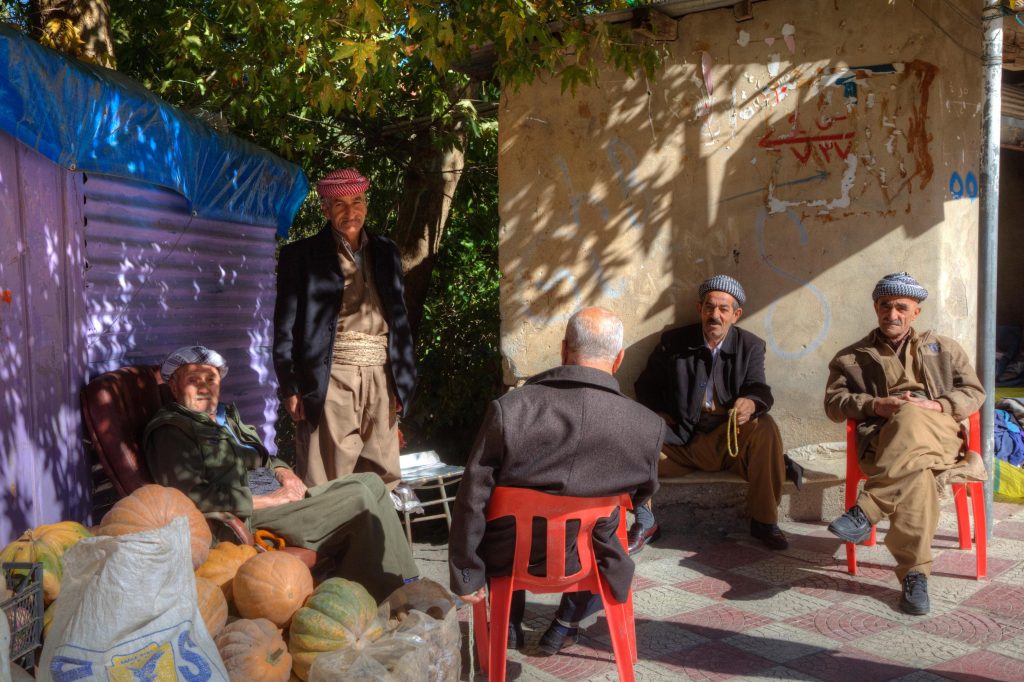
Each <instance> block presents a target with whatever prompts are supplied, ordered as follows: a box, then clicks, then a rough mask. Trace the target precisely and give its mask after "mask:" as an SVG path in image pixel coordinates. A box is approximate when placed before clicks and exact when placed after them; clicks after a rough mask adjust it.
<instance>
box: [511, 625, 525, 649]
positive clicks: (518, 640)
mask: <svg viewBox="0 0 1024 682" xmlns="http://www.w3.org/2000/svg"><path fill="white" fill-rule="evenodd" d="M524 644H526V635H524V634H523V626H522V624H520V623H509V624H508V647H507V648H509V649H522V648H523V645H524Z"/></svg>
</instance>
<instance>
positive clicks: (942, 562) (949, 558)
mask: <svg viewBox="0 0 1024 682" xmlns="http://www.w3.org/2000/svg"><path fill="white" fill-rule="evenodd" d="M957 546H958V547H959V545H957ZM977 562H978V554H977V550H975V549H972V550H963V549H947V550H946V551H944V552H942V553H941V554H939V555H938V556H936V557H935V561H934V562H932V574H933V575H943V576H950V577H954V578H971V579H973V578H974V577H975V576H976V575H977V572H978V569H977ZM987 563H988V573H987V575H988V577H989V578H995V577H996V576H998V575H999V574H1000V573H1005V572H1006V571H1007V570H1009V569H1010V568H1012V567H1013V566H1014V565H1016V563H1017V561H1014V560H1011V559H1003V558H1000V557H996V556H989V557H988V562H987Z"/></svg>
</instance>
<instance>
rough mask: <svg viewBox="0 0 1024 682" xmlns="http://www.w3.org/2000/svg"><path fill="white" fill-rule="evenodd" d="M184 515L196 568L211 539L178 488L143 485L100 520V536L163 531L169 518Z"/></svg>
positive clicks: (191, 503) (202, 520)
mask: <svg viewBox="0 0 1024 682" xmlns="http://www.w3.org/2000/svg"><path fill="white" fill-rule="evenodd" d="M178 516H184V517H185V518H187V519H188V529H189V534H190V536H191V540H192V568H193V569H196V568H199V566H201V565H202V564H203V562H204V561H206V557H207V555H209V553H210V542H211V541H212V540H213V536H212V535H211V533H210V527H209V526H208V525H206V519H205V518H204V517H203V515H202V513H201V512H200V511H199V509H197V508H196V505H195V504H194V503H193V502H192V500H190V499H189V498H188V496H187V495H185V493H183V492H181V491H180V490H178V489H177V488H167V487H164V486H162V485H155V484H150V485H144V486H142V487H141V488H138V489H136V490H135V492H133V493H132V494H131V495H129V496H128V497H125V498H123V499H120V500H118V501H117V503H116V504H115V505H114V506H113V507H111V508H110V511H108V512H107V513H106V515H104V517H103V520H102V521H100V527H99V533H100V534H102V535H115V536H116V535H127V534H129V533H138V532H140V531H146V530H156V529H157V528H163V527H164V526H166V525H167V524H168V523H170V522H171V520H172V519H174V518H176V517H178Z"/></svg>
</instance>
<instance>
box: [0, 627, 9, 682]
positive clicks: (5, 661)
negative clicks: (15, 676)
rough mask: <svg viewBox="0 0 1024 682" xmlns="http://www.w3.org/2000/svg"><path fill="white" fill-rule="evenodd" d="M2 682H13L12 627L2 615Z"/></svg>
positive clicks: (0, 640) (0, 648)
mask: <svg viewBox="0 0 1024 682" xmlns="http://www.w3.org/2000/svg"><path fill="white" fill-rule="evenodd" d="M0 682H11V626H10V625H8V623H7V614H6V613H0Z"/></svg>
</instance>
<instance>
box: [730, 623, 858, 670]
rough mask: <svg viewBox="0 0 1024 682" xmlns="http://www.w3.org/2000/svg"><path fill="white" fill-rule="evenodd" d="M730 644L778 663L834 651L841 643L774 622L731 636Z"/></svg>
mask: <svg viewBox="0 0 1024 682" xmlns="http://www.w3.org/2000/svg"><path fill="white" fill-rule="evenodd" d="M725 642H726V643H728V644H731V645H733V646H734V647H736V648H738V649H743V650H744V651H749V652H750V653H752V654H757V655H758V656H762V657H764V658H767V659H768V660H770V661H775V662H776V663H785V662H786V661H791V660H793V659H794V658H802V657H804V656H811V655H814V654H817V653H820V652H822V651H834V650H836V649H838V648H839V647H840V644H839V642H837V641H836V640H834V639H830V638H828V637H825V636H822V635H821V634H818V633H816V632H811V631H809V630H805V629H801V628H798V627H794V626H792V625H788V624H786V623H771V624H769V625H763V626H761V627H758V628H754V629H752V630H748V631H746V632H741V633H739V634H737V635H733V636H731V637H728V638H727V639H726V640H725Z"/></svg>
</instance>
